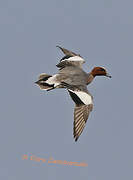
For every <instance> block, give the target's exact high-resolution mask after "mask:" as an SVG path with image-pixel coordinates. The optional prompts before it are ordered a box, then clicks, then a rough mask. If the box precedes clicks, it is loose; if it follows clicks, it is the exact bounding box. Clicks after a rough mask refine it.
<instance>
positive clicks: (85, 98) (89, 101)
mask: <svg viewBox="0 0 133 180" xmlns="http://www.w3.org/2000/svg"><path fill="white" fill-rule="evenodd" d="M69 91H71V92H73V93H75V94H76V95H77V96H78V97H79V98H80V100H81V101H82V102H83V103H84V104H85V105H89V104H93V102H92V97H91V95H89V94H88V93H86V92H83V91H72V90H71V89H69Z"/></svg>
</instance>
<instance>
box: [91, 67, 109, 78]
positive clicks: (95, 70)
mask: <svg viewBox="0 0 133 180" xmlns="http://www.w3.org/2000/svg"><path fill="white" fill-rule="evenodd" d="M91 74H92V75H93V76H94V77H95V76H107V77H109V78H111V76H110V75H109V74H108V73H107V71H106V69H104V68H103V67H94V68H93V69H92V71H91Z"/></svg>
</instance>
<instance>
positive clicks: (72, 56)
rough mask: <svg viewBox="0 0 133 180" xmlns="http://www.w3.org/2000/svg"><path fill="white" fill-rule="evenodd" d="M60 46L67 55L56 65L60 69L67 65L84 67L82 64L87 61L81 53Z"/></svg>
mask: <svg viewBox="0 0 133 180" xmlns="http://www.w3.org/2000/svg"><path fill="white" fill-rule="evenodd" d="M57 47H59V48H60V49H61V50H62V52H63V53H64V54H65V56H64V57H63V58H62V59H61V60H60V62H59V63H58V64H57V65H56V66H57V67H59V68H60V69H62V68H64V67H66V66H79V67H82V64H83V63H85V60H84V59H83V58H82V57H81V56H80V55H79V54H76V53H74V52H72V51H69V50H67V49H65V48H62V47H60V46H57Z"/></svg>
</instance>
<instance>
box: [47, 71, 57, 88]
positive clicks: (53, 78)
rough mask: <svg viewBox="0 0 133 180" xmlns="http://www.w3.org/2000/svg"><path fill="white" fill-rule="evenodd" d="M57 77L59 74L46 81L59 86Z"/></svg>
mask: <svg viewBox="0 0 133 180" xmlns="http://www.w3.org/2000/svg"><path fill="white" fill-rule="evenodd" d="M56 77H57V74H55V75H53V76H52V77H50V78H49V79H48V80H47V81H46V83H48V84H50V85H52V84H54V87H56V86H58V85H59V84H60V83H59V82H58V81H57V79H56Z"/></svg>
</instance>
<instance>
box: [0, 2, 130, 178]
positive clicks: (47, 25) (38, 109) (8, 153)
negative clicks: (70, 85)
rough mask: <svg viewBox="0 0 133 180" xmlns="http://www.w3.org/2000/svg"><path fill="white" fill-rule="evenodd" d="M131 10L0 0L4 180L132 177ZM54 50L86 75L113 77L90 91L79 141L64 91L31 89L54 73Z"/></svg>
mask: <svg viewBox="0 0 133 180" xmlns="http://www.w3.org/2000/svg"><path fill="white" fill-rule="evenodd" d="M132 7H133V1H131V0H126V1H124V0H89V1H87V0H86V1H83V0H82V1H81V0H79V1H74V0H67V1H66V0H54V1H52V0H45V1H44V0H37V1H35V0H21V1H20V0H12V1H10V0H1V1H0V62H1V63H0V83H1V93H0V107H1V108H0V120H1V123H0V124H1V125H0V142H1V145H0V152H1V153H0V177H1V178H0V179H2V180H7V179H10V180H18V179H19V180H24V179H28V180H36V179H40V180H44V179H46V180H55V179H57V180H62V179H63V180H68V179H76V180H81V179H86V180H107V179H108V180H112V179H113V180H125V179H128V180H132V179H133V155H132V154H133V145H132V142H133V130H132V129H133V128H132V127H133V119H132V117H133V110H132V107H133V95H132V94H133V85H132V81H133V80H132V71H133V8H132ZM56 45H60V46H63V47H65V48H68V49H70V50H73V51H75V52H77V53H80V54H81V55H82V56H83V57H84V59H85V60H86V64H85V65H84V66H83V67H84V70H85V71H87V72H89V71H91V69H92V68H93V67H94V66H104V67H105V68H106V69H107V70H108V72H109V73H110V74H111V75H112V79H108V78H105V77H97V78H96V79H95V80H94V81H93V83H92V84H91V85H90V86H88V89H89V91H90V92H91V94H92V95H93V96H94V110H93V112H92V113H91V115H90V117H89V120H88V122H87V124H86V127H85V129H84V132H83V134H82V135H81V137H80V138H79V140H78V142H77V143H75V142H74V139H73V136H72V130H73V108H74V104H73V102H72V100H71V99H70V97H69V95H68V94H67V92H66V91H65V90H54V91H51V92H44V91H40V89H39V88H38V87H37V86H36V85H35V84H34V81H36V80H37V77H38V74H40V73H42V72H45V73H49V74H54V73H56V72H57V68H56V66H55V65H56V64H57V63H58V61H59V59H60V58H61V57H62V53H61V52H60V51H59V50H58V49H57V48H56V47H55V46H56ZM24 154H27V155H28V156H30V155H31V154H32V155H36V156H38V157H41V158H46V159H49V158H50V157H52V158H54V159H56V160H66V161H73V162H86V163H87V164H88V167H74V166H65V165H58V164H48V163H38V162H34V161H31V160H22V156H23V155H24Z"/></svg>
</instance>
